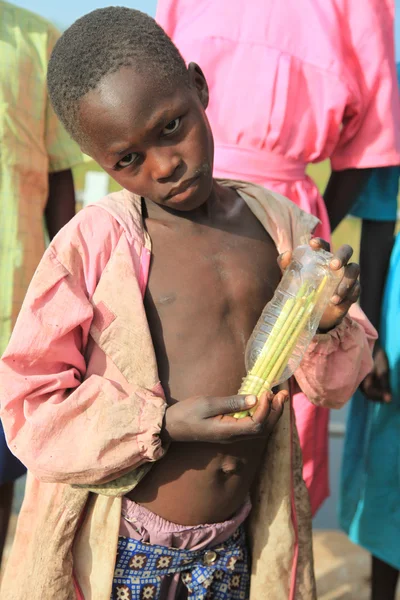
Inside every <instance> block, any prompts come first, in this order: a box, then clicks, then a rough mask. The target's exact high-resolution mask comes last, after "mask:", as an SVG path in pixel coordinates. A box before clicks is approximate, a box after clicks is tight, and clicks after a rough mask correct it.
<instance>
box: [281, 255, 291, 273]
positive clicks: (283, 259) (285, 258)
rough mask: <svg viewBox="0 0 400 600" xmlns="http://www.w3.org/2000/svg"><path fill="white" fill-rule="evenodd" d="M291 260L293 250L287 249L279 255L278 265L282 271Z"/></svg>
mask: <svg viewBox="0 0 400 600" xmlns="http://www.w3.org/2000/svg"><path fill="white" fill-rule="evenodd" d="M291 260H292V252H291V251H290V250H287V251H286V252H283V253H282V254H280V255H279V256H278V265H279V267H280V269H281V271H282V272H283V271H284V270H285V269H286V268H287V267H288V266H289V264H290V261H291Z"/></svg>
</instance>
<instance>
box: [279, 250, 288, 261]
mask: <svg viewBox="0 0 400 600" xmlns="http://www.w3.org/2000/svg"><path fill="white" fill-rule="evenodd" d="M288 252H289V250H286V251H285V252H282V254H280V255H279V256H278V260H282V258H283V257H284V256H285V254H287V253H288Z"/></svg>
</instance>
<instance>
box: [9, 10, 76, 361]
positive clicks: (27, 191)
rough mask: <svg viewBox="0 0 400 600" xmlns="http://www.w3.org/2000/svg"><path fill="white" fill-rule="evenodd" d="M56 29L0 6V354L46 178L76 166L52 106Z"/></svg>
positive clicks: (38, 249) (23, 280)
mask: <svg viewBox="0 0 400 600" xmlns="http://www.w3.org/2000/svg"><path fill="white" fill-rule="evenodd" d="M58 37H59V34H58V32H57V30H56V29H55V28H54V27H53V26H52V25H51V24H50V23H48V22H47V21H45V20H44V19H42V18H41V17H38V16H37V15H35V14H33V13H31V12H29V11H26V10H23V9H21V8H18V7H16V6H13V5H11V4H8V3H7V2H3V1H2V0H0V82H1V85H0V281H1V285H0V353H1V352H2V351H3V350H4V348H5V346H6V344H7V342H8V339H9V337H10V333H11V329H12V327H13V325H14V322H15V319H16V316H17V314H18V312H19V310H20V307H21V304H22V300H23V298H24V296H25V292H26V289H27V287H28V285H29V282H30V280H31V278H32V275H33V273H34V271H35V269H36V267H37V265H38V263H39V261H40V259H41V257H42V254H43V252H44V245H45V242H44V228H43V213H44V210H45V207H46V202H47V196H48V174H49V173H54V172H56V171H63V170H65V169H70V168H71V167H72V166H74V165H76V164H78V163H80V162H82V154H81V152H80V150H79V148H78V146H76V145H75V143H74V142H73V141H72V140H71V139H70V138H69V136H68V134H67V133H66V132H65V130H64V129H63V127H62V125H61V124H60V122H59V121H58V119H57V117H56V116H55V114H54V112H53V110H52V109H51V107H50V103H49V100H48V97H47V92H46V71H47V63H48V60H49V57H50V54H51V51H52V49H53V47H54V44H55V43H56V41H57V38H58Z"/></svg>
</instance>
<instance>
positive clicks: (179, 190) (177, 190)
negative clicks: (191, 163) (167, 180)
mask: <svg viewBox="0 0 400 600" xmlns="http://www.w3.org/2000/svg"><path fill="white" fill-rule="evenodd" d="M199 177H200V175H196V176H195V177H191V178H190V179H185V181H182V183H181V184H180V185H177V186H175V187H174V188H172V190H170V192H169V194H168V195H167V196H165V198H164V202H166V201H167V200H169V199H170V198H173V197H174V196H177V195H178V194H182V193H183V192H185V191H186V190H187V189H188V188H189V187H191V185H193V183H194V182H195V181H197V179H198V178H199Z"/></svg>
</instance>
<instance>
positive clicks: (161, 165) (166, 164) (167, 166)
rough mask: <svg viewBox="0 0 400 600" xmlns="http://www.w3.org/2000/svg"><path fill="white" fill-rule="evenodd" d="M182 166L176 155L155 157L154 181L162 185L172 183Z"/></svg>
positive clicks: (153, 167)
mask: <svg viewBox="0 0 400 600" xmlns="http://www.w3.org/2000/svg"><path fill="white" fill-rule="evenodd" d="M180 164H181V159H180V157H179V156H177V155H176V154H174V155H168V154H161V153H159V154H157V155H155V156H154V157H153V164H152V171H153V179H154V180H155V181H158V182H160V183H163V182H164V181H171V179H173V176H174V174H175V173H176V171H177V169H178V167H179V165H180ZM178 179H179V177H178Z"/></svg>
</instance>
